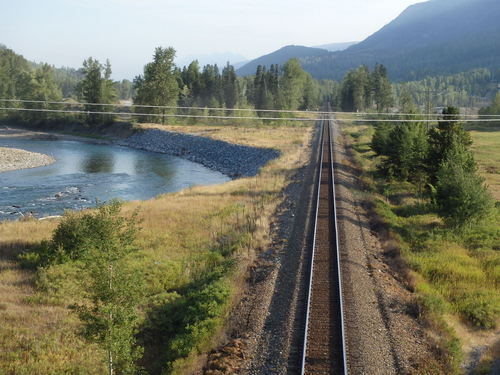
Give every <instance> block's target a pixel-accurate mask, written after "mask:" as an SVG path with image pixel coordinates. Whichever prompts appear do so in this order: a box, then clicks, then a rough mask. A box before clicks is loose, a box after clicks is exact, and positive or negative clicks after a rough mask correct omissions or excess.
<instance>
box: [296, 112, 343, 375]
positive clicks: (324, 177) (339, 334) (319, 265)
mask: <svg viewBox="0 0 500 375" xmlns="http://www.w3.org/2000/svg"><path fill="white" fill-rule="evenodd" d="M331 125H332V124H331V121H330V120H329V119H324V120H322V125H321V126H322V130H321V132H322V139H321V151H320V152H321V157H320V169H319V173H318V179H319V181H318V191H317V201H316V216H315V220H314V232H313V233H314V239H313V245H312V255H311V262H310V263H311V266H310V269H309V288H308V296H307V307H306V318H305V329H304V342H303V345H302V360H301V374H303V375H307V374H347V372H348V370H347V358H346V345H345V342H346V340H345V333H344V312H343V304H342V300H343V299H342V283H341V276H340V275H341V274H340V258H339V248H338V239H337V219H336V204H335V188H334V170H333V150H332V145H333V142H332V137H331Z"/></svg>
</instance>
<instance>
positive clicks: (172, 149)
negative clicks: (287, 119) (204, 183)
mask: <svg viewBox="0 0 500 375" xmlns="http://www.w3.org/2000/svg"><path fill="white" fill-rule="evenodd" d="M116 143H118V144H120V145H122V146H128V147H133V148H137V149H141V150H146V151H153V152H161V153H164V154H170V155H175V156H180V157H182V158H185V159H188V160H191V161H193V162H195V163H199V164H202V165H204V166H205V167H207V168H210V169H213V170H216V171H219V172H221V173H224V174H225V175H227V176H230V177H232V178H238V177H248V176H254V175H256V174H257V172H258V171H259V169H260V168H261V167H263V166H264V165H265V164H266V163H267V162H268V161H270V160H272V159H275V158H277V157H278V156H279V152H278V151H277V150H274V149H271V148H256V147H249V146H243V145H237V144H232V143H228V142H224V141H219V140H215V139H211V138H206V137H200V136H195V135H190V134H181V133H175V132H170V131H165V130H158V129H148V130H143V131H139V132H137V133H135V134H133V135H132V136H130V137H128V138H125V139H121V140H119V141H117V142H116Z"/></svg>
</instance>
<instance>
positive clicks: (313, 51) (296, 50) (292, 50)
mask: <svg viewBox="0 0 500 375" xmlns="http://www.w3.org/2000/svg"><path fill="white" fill-rule="evenodd" d="M327 54H328V51H327V50H326V49H322V48H313V47H305V46H295V45H290V46H285V47H283V48H280V49H279V50H277V51H274V52H271V53H269V54H267V55H264V56H261V57H258V58H256V59H254V60H252V61H250V62H248V63H247V64H245V65H243V66H242V67H241V68H239V69H238V70H237V71H236V73H237V74H238V75H241V76H246V75H250V74H255V71H256V69H257V66H258V65H265V66H267V67H269V66H271V65H272V64H279V65H283V64H284V63H286V62H287V61H288V60H290V59H291V58H294V57H296V58H306V57H311V56H324V55H327Z"/></svg>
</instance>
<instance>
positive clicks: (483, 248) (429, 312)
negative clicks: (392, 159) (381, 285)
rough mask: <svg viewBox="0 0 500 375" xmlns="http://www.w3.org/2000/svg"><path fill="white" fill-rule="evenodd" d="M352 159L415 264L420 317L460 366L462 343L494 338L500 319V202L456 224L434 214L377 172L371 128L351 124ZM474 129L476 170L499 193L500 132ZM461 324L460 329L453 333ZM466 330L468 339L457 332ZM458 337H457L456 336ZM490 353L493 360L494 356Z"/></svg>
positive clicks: (408, 187) (408, 189)
mask: <svg viewBox="0 0 500 375" xmlns="http://www.w3.org/2000/svg"><path fill="white" fill-rule="evenodd" d="M344 130H345V131H346V133H347V134H348V135H350V139H351V141H352V147H353V150H354V154H355V157H356V158H357V160H358V162H359V163H360V165H361V166H362V168H363V170H364V172H365V173H364V177H365V180H366V183H367V186H368V187H369V190H370V192H371V193H372V194H371V198H370V199H371V200H372V201H373V203H374V205H375V210H376V212H377V214H379V215H380V216H381V217H382V218H383V219H384V221H385V222H386V223H387V225H388V226H389V228H390V230H391V232H392V234H393V236H394V237H395V239H396V240H397V242H398V245H399V247H400V248H401V253H402V256H403V258H404V260H405V261H406V262H407V263H408V265H409V266H410V268H411V270H412V273H413V277H414V278H415V284H416V285H415V287H416V291H417V295H418V297H417V298H418V305H419V311H420V315H421V318H422V319H423V320H425V321H426V323H428V324H430V325H431V326H432V327H433V328H434V329H435V331H436V332H438V333H439V334H440V335H442V336H443V339H442V340H441V343H442V345H443V347H444V348H445V350H446V351H447V352H448V353H449V354H450V355H451V356H453V358H451V362H450V363H451V368H455V370H456V371H458V366H459V364H460V361H461V359H462V358H461V351H462V350H461V347H460V345H458V342H459V341H460V344H461V345H462V346H463V347H464V348H465V347H468V346H469V343H468V342H467V341H468V340H471V337H472V340H473V338H474V335H475V336H476V338H477V337H482V338H483V339H484V340H483V342H481V340H478V341H479V343H486V344H491V343H492V342H494V341H495V340H498V337H497V338H496V339H495V337H494V328H495V327H498V325H499V323H500V206H499V204H498V203H497V204H496V208H495V210H494V213H493V214H492V216H491V217H489V218H488V220H486V221H484V222H482V223H481V224H479V225H470V226H466V227H462V228H460V229H454V228H452V227H450V226H448V225H446V223H445V222H444V221H443V220H442V219H441V218H440V217H439V216H438V215H437V213H436V209H435V207H434V206H433V205H432V204H431V202H430V200H429V199H428V198H425V197H424V196H423V195H422V194H421V193H419V190H421V189H419V188H418V187H417V186H415V185H413V184H411V183H409V182H400V181H397V180H392V181H391V180H389V181H388V180H387V179H385V178H382V176H380V174H379V173H377V170H376V166H377V165H378V164H379V163H380V159H379V157H377V156H376V155H375V153H374V152H373V151H372V149H371V147H370V143H371V139H372V135H373V134H374V128H373V127H372V126H368V125H353V124H347V125H345V126H344ZM480 130H481V129H479V130H475V131H473V132H472V133H471V135H472V137H473V140H474V145H473V151H474V153H475V157H476V159H477V161H478V164H479V168H480V169H479V170H480V172H482V173H483V174H484V176H485V177H486V181H487V184H488V185H489V189H490V191H491V192H492V193H493V194H494V196H495V197H496V199H497V200H498V199H499V196H498V192H499V191H500V184H499V180H498V179H497V178H496V177H495V176H498V171H499V170H500V131H498V130H499V129H496V130H497V131H494V130H493V129H492V128H491V127H490V128H489V129H488V131H487V132H483V131H480ZM454 328H456V329H457V330H456V331H455V329H454ZM459 331H467V332H468V337H465V336H463V337H462V336H461V335H460V334H457V332H459ZM456 338H458V340H459V341H456ZM490 359H491V358H490Z"/></svg>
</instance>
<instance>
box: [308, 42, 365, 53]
mask: <svg viewBox="0 0 500 375" xmlns="http://www.w3.org/2000/svg"><path fill="white" fill-rule="evenodd" d="M356 43H359V42H340V43H328V44H322V45H320V46H314V48H322V49H326V50H327V51H330V52H337V51H343V50H345V49H346V48H349V47H350V46H353V45H355V44H356Z"/></svg>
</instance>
